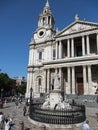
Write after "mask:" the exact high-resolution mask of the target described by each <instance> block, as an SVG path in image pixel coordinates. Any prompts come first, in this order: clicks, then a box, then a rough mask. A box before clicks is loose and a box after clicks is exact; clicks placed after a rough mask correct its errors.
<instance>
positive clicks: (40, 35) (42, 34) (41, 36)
mask: <svg viewBox="0 0 98 130" xmlns="http://www.w3.org/2000/svg"><path fill="white" fill-rule="evenodd" d="M45 33H46V30H45V29H44V28H43V29H40V30H39V31H38V32H37V35H38V37H39V38H43V37H44V36H45Z"/></svg>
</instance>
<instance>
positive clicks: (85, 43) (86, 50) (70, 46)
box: [56, 34, 98, 59]
mask: <svg viewBox="0 0 98 130" xmlns="http://www.w3.org/2000/svg"><path fill="white" fill-rule="evenodd" d="M95 35H96V48H97V50H96V51H97V52H96V53H97V54H98V34H95ZM89 37H90V34H89V35H83V36H81V39H82V40H81V43H82V56H85V55H89V54H90V38H89ZM74 38H76V37H74ZM74 38H69V39H66V40H67V57H68V58H69V57H74V56H75V55H74V53H75V52H74V51H75V49H74V48H75V42H74ZM85 39H86V40H85ZM61 58H62V40H58V41H56V59H61Z"/></svg>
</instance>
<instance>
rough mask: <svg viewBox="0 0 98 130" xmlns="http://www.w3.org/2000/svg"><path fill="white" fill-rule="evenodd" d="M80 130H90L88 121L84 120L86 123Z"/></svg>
mask: <svg viewBox="0 0 98 130" xmlns="http://www.w3.org/2000/svg"><path fill="white" fill-rule="evenodd" d="M82 130H90V126H89V120H86V122H85V123H84V124H83V126H82Z"/></svg>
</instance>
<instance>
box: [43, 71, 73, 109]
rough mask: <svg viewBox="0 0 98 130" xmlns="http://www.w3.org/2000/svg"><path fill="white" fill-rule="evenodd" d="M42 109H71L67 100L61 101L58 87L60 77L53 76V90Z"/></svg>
mask: <svg viewBox="0 0 98 130" xmlns="http://www.w3.org/2000/svg"><path fill="white" fill-rule="evenodd" d="M42 108H43V109H44V108H46V109H63V110H64V109H71V106H70V104H69V103H68V102H67V100H66V101H65V100H63V97H62V94H61V87H60V77H59V75H58V74H57V73H56V74H55V75H54V89H53V90H52V91H51V92H50V93H49V95H47V97H46V99H45V102H44V103H43V106H42Z"/></svg>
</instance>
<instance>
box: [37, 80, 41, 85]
mask: <svg viewBox="0 0 98 130" xmlns="http://www.w3.org/2000/svg"><path fill="white" fill-rule="evenodd" d="M38 86H41V78H39V79H38Z"/></svg>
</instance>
